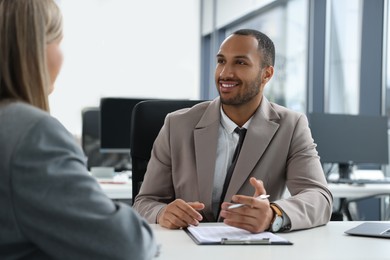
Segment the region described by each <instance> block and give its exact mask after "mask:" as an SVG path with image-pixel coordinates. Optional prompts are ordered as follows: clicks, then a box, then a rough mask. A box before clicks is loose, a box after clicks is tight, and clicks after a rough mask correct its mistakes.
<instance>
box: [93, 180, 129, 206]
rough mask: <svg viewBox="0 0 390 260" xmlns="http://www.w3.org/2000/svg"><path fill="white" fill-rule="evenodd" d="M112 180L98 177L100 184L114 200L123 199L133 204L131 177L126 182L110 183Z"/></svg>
mask: <svg viewBox="0 0 390 260" xmlns="http://www.w3.org/2000/svg"><path fill="white" fill-rule="evenodd" d="M110 181H112V180H109V179H98V182H99V184H100V186H101V187H102V189H103V191H104V192H105V193H106V194H107V196H108V197H109V198H110V199H112V200H117V201H122V202H125V203H128V204H130V205H132V184H131V183H132V182H131V179H130V180H128V181H127V182H126V183H115V184H113V183H109V182H110Z"/></svg>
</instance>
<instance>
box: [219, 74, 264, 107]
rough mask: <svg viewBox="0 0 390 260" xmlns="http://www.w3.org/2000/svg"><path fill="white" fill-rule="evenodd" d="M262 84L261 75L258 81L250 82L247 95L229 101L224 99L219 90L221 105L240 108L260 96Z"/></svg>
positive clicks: (237, 96) (240, 95) (239, 95)
mask: <svg viewBox="0 0 390 260" xmlns="http://www.w3.org/2000/svg"><path fill="white" fill-rule="evenodd" d="M261 83H262V81H261V75H259V77H258V78H257V79H255V80H254V81H252V82H250V83H249V84H248V85H247V91H246V92H245V93H243V94H241V93H239V94H238V95H236V96H235V97H233V98H229V99H225V98H222V96H221V93H220V91H219V89H218V92H219V94H220V99H221V103H222V104H224V105H232V106H239V105H243V104H246V103H248V102H249V101H251V100H252V99H253V98H254V97H255V96H257V95H258V94H259V92H260V85H261ZM241 86H242V85H241Z"/></svg>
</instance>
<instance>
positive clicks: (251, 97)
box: [215, 35, 273, 108]
mask: <svg viewBox="0 0 390 260" xmlns="http://www.w3.org/2000/svg"><path fill="white" fill-rule="evenodd" d="M272 74H273V67H272V66H267V67H265V68H262V57H261V53H260V52H259V50H258V42H257V40H256V38H255V37H253V36H247V35H231V36H229V37H228V38H227V39H226V40H225V41H224V42H223V43H222V44H221V47H220V49H219V52H218V54H217V67H216V70H215V81H216V86H217V90H218V92H219V95H220V99H221V103H222V104H223V105H228V106H247V105H248V106H251V107H252V106H253V107H255V108H257V107H258V106H259V104H260V102H261V98H262V95H263V89H264V85H265V84H266V83H267V82H268V80H269V79H270V78H271V77H272Z"/></svg>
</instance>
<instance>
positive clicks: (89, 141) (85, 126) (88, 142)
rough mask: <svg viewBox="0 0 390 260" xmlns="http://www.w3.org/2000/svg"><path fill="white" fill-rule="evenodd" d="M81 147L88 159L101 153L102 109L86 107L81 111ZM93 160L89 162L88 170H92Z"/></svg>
mask: <svg viewBox="0 0 390 260" xmlns="http://www.w3.org/2000/svg"><path fill="white" fill-rule="evenodd" d="M81 121H82V129H81V146H82V148H83V151H84V153H85V155H86V156H87V157H88V158H91V157H93V154H96V153H99V149H100V132H99V131H100V130H99V121H100V109H99V108H98V107H86V108H84V109H83V110H82V111H81ZM91 166H92V165H91V160H88V169H90V168H91Z"/></svg>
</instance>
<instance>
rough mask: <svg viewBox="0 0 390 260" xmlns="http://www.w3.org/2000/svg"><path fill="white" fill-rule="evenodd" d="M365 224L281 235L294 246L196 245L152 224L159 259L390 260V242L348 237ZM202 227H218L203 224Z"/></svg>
mask: <svg viewBox="0 0 390 260" xmlns="http://www.w3.org/2000/svg"><path fill="white" fill-rule="evenodd" d="M360 223H362V222H353V221H351V222H347V221H345V222H329V223H328V224H327V225H326V226H322V227H317V228H313V229H308V230H301V231H294V232H290V233H278V235H280V236H281V237H284V238H286V239H287V240H289V241H291V242H292V243H293V245H290V246H289V245H250V246H242V245H234V246H230V245H229V246H226V245H224V246H223V245H196V244H195V243H194V242H193V241H192V239H191V238H190V237H189V236H188V235H187V234H186V233H185V232H184V231H183V230H169V229H165V228H162V227H160V226H159V225H157V224H152V225H151V226H152V228H153V230H154V232H155V235H156V238H157V242H158V243H159V244H161V249H160V256H159V257H158V258H157V259H158V260H175V259H185V260H192V259H193V260H208V259H212V260H216V259H218V260H219V259H223V260H229V259H235V260H251V259H256V260H259V259H260V260H270V259H271V260H272V259H276V260H281V259H286V260H295V259H300V260H301V259H303V260H305V259H310V260H313V259H318V260H321V259H324V260H325V259H326V260H329V259H332V260H333V259H343V260H344V259H354V260H356V259H362V260H367V259H370V260H376V259H390V239H383V238H368V237H355V236H348V235H346V234H344V231H346V230H347V229H349V228H352V227H354V226H357V225H358V224H360ZM201 225H218V224H217V223H204V224H203V223H202V224H201Z"/></svg>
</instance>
